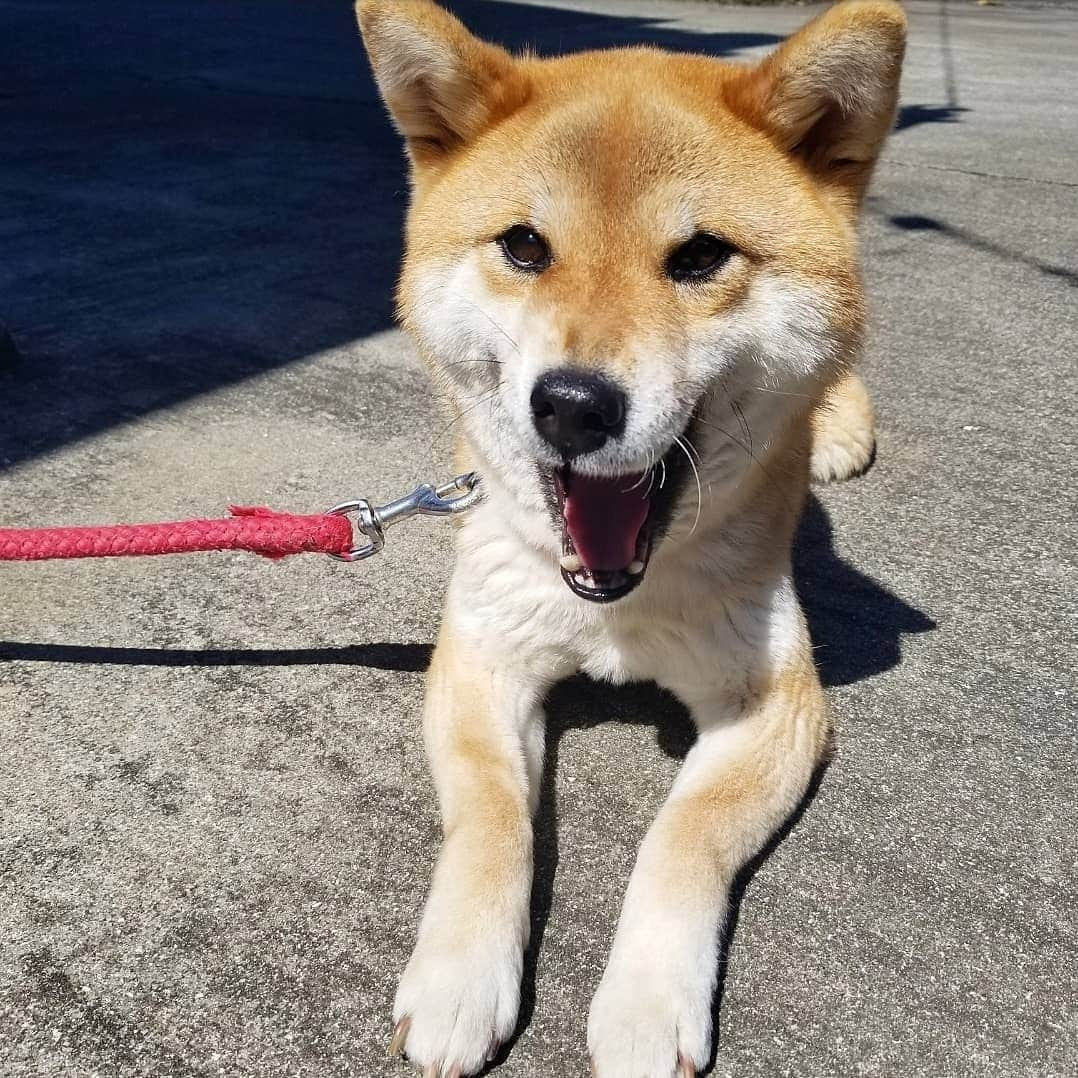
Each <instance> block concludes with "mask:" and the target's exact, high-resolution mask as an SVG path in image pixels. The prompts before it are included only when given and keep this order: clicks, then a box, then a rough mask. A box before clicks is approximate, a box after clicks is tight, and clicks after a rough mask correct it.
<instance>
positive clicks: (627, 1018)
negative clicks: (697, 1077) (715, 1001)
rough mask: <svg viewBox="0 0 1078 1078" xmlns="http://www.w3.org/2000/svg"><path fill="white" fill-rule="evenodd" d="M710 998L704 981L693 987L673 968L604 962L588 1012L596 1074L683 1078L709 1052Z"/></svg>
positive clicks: (701, 1064) (609, 1077)
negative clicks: (668, 969)
mask: <svg viewBox="0 0 1078 1078" xmlns="http://www.w3.org/2000/svg"><path fill="white" fill-rule="evenodd" d="M685 972H688V971H685ZM690 979H692V978H690ZM711 996H712V993H711V990H710V986H709V985H707V986H705V985H696V986H693V985H691V984H689V983H687V981H684V980H679V978H678V977H677V975H676V974H675V973H674V972H673V971H672V970H670V971H663V970H657V969H654V968H648V967H647V966H639V967H638V966H636V965H635V964H629V965H625V966H622V967H620V968H617V967H613V966H608V967H607V970H606V973H605V974H603V979H602V982H601V983H600V985H599V990H598V991H597V992H596V993H595V998H594V999H593V1000H592V1003H591V1010H590V1011H589V1013H588V1051H589V1053H590V1054H591V1063H592V1070H593V1072H594V1074H595V1076H596V1078H684V1076H685V1075H687V1074H693V1073H695V1071H698V1070H702V1069H703V1067H704V1066H705V1065H706V1063H707V1060H708V1058H709V1056H710V1054H711ZM693 1068H695V1071H694V1070H693Z"/></svg>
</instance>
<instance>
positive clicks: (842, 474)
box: [812, 427, 876, 483]
mask: <svg viewBox="0 0 1078 1078" xmlns="http://www.w3.org/2000/svg"><path fill="white" fill-rule="evenodd" d="M875 449H876V436H875V433H874V432H873V430H872V428H871V427H865V428H861V429H858V430H837V429H835V428H833V427H832V428H831V429H829V430H828V431H827V436H826V437H819V436H817V438H816V440H815V442H814V443H813V446H812V479H813V482H816V483H838V482H841V481H842V480H843V479H852V478H853V477H854V476H855V475H860V474H861V473H862V472H863V471H865V469H867V468H868V466H869V465H870V464H871V463H872V457H873V454H874V452H875Z"/></svg>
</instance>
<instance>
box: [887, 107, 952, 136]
mask: <svg viewBox="0 0 1078 1078" xmlns="http://www.w3.org/2000/svg"><path fill="white" fill-rule="evenodd" d="M969 111H970V110H969V109H966V108H962V107H961V106H959V105H903V106H902V107H901V108H900V109H899V110H898V117H897V119H896V120H895V130H896V131H906V130H908V129H909V128H911V127H919V126H920V125H921V124H956V123H960V122H961V118H962V114H963V113H964V112H969Z"/></svg>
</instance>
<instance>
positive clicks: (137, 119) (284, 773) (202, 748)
mask: <svg viewBox="0 0 1078 1078" xmlns="http://www.w3.org/2000/svg"><path fill="white" fill-rule="evenodd" d="M458 7H459V9H460V10H461V11H462V12H463V13H464V14H465V16H466V17H468V18H470V19H471V20H472V21H473V23H474V24H476V25H478V26H479V27H480V28H481V29H482V30H484V31H485V32H487V33H488V34H491V35H493V36H496V37H499V38H500V39H502V40H504V41H506V42H508V43H510V44H514V45H519V44H521V43H523V42H525V41H533V42H535V43H536V44H537V45H538V46H539V47H540V49H543V50H555V49H558V48H577V47H583V46H585V45H588V46H591V45H596V44H607V43H616V42H621V41H658V42H661V43H663V44H667V45H670V46H672V47H681V48H689V49H699V50H708V51H711V52H713V53H715V54H723V55H739V56H745V55H749V54H751V53H752V52H753V51H754V50H759V49H761V48H764V47H766V46H767V45H768V44H769V43H771V42H773V41H774V40H776V39H777V37H779V36H780V35H782V34H783V33H785V32H786V31H788V30H790V29H791V28H793V27H794V26H795V25H796V24H798V23H799V22H800V21H801V20H802V19H803V18H805V16H806V14H807V9H806V8H804V7H798V8H785V7H778V8H760V7H754V8H736V7H725V6H715V5H710V4H694V3H689V2H685V3H679V2H669V0H667V2H654V3H646V4H645V3H635V2H631V0H602V2H591V3H559V4H558V5H557V6H550V5H540V4H531V3H528V4H522V3H516V4H509V3H498V2H488V3H478V2H472V3H467V4H460V5H458ZM910 8H911V15H912V40H911V46H910V50H909V62H908V66H907V73H906V78H905V84H904V107H903V111H902V115H901V118H900V122H899V127H900V130H899V132H898V133H897V134H896V136H895V138H894V139H893V141H892V142H891V144H890V146H889V148H888V150H887V152H886V157H885V160H884V162H883V164H882V165H881V168H880V171H879V175H878V179H877V182H876V184H875V187H874V193H873V195H872V197H871V199H870V200H869V203H868V207H867V217H866V223H865V253H866V265H867V276H868V281H869V285H870V288H871V292H872V296H873V308H874V330H873V335H872V341H871V346H870V349H869V355H868V359H867V364H866V371H867V378H868V380H869V382H870V383H871V384H872V386H873V388H874V390H875V393H876V399H877V402H878V406H879V411H880V426H881V437H880V452H879V460H878V463H877V465H876V467H875V468H874V469H873V471H872V472H871V473H870V474H869V475H868V476H867V477H866V478H865V479H863V480H862V481H859V482H857V483H854V484H850V485H847V486H845V487H841V488H837V489H833V490H830V489H829V490H826V491H823V492H821V494H820V496H819V499H818V501H815V502H814V503H813V504H812V506H811V507H810V509H809V512H808V515H807V517H806V522H805V526H804V528H803V532H802V536H801V540H800V546H799V556H798V564H799V576H800V581H799V582H800V586H801V590H802V593H803V595H804V598H805V602H806V605H807V607H808V610H809V613H810V619H811V623H812V629H813V633H814V637H815V640H816V643H817V645H818V648H819V650H818V655H819V660H820V664H821V668H822V671H823V674H824V677H825V680H826V681H827V684H828V686H829V692H830V695H831V698H832V701H833V704H834V709H835V713H836V717H837V723H838V730H839V751H838V755H837V758H836V759H835V761H834V762H833V763H832V765H831V766H830V768H829V769H828V771H827V772H826V774H825V775H824V776H823V778H822V781H821V783H820V784H819V787H818V789H817V790H816V792H815V796H814V797H813V798H812V799H811V801H810V803H809V804H808V805H807V806H806V808H805V811H804V812H803V814H802V815H801V816H800V818H799V819H798V820H797V821H796V822H795V824H794V825H793V826H792V828H790V829H789V831H788V833H787V834H786V835H785V837H784V838H783V839H782V841H780V842H778V843H777V844H776V845H775V846H774V847H773V849H772V850H771V851H770V853H769V856H767V857H766V858H764V859H762V861H761V862H760V863H759V864H758V865H757V866H755V871H754V872H752V873H749V874H746V877H745V879H744V881H743V886H742V888H741V892H740V902H739V908H738V916H737V918H736V930H735V931H734V932H733V933H732V936H731V940H730V946H729V952H728V963H727V966H726V972H725V976H724V979H723V983H722V991H721V1011H720V1012H719V1017H718V1024H719V1038H718V1052H717V1060H716V1065H715V1070H714V1073H715V1074H717V1075H724V1076H725V1075H735V1074H736V1075H739V1076H761V1078H762V1076H772V1075H780V1074H783V1075H799V1076H808V1075H818V1076H821V1078H822V1076H846V1075H898V1074H903V1075H906V1074H918V1075H931V1076H952V1075H954V1076H959V1075H961V1076H966V1075H968V1076H978V1078H980V1076H996V1075H1000V1076H1002V1075H1007V1076H1031V1075H1035V1076H1049V1075H1052V1076H1056V1075H1058V1076H1062V1075H1065V1074H1074V1073H1076V1071H1078V1022H1076V1016H1078V1006H1076V995H1078V984H1076V974H1075V970H1076V968H1078V941H1076V938H1075V937H1076V927H1078V913H1076V900H1078V894H1076V891H1078V886H1076V879H1075V854H1076V851H1078V847H1076V840H1075V833H1076V832H1075V824H1076V820H1075V804H1076V794H1078V789H1076V782H1075V770H1076V762H1075V704H1076V699H1075V698H1076V693H1075V674H1074V671H1075V666H1076V660H1078V646H1076V645H1078V626H1076V622H1075V617H1076V613H1078V610H1076V600H1075V595H1076V591H1078V579H1076V577H1078V573H1076V563H1075V554H1074V547H1075V520H1076V516H1078V513H1076V508H1078V507H1076V502H1075V495H1074V483H1073V476H1074V468H1075V444H1076V442H1078V437H1076V430H1075V416H1076V414H1078V400H1076V393H1075V369H1076V355H1078V329H1076V321H1078V319H1076V310H1078V307H1076V299H1078V293H1076V285H1078V260H1076V255H1075V252H1076V250H1078V164H1076V162H1078V102H1076V98H1075V95H1074V86H1075V85H1076V82H1078V9H1076V8H1075V7H1074V6H1067V5H1051V6H1047V7H1044V6H1041V7H1029V6H1010V5H1008V6H1003V7H980V6H977V5H975V4H972V3H971V4H967V3H951V4H947V5H943V6H941V5H939V4H935V3H914V4H911V5H910ZM403 192H404V181H403V176H402V171H401V164H400V154H399V150H398V147H397V144H396V141H395V138H394V137H393V135H392V132H391V131H390V129H389V127H388V124H387V123H386V121H385V119H384V117H383V115H382V112H381V108H380V106H379V105H378V103H377V101H376V99H375V96H374V92H373V88H372V85H371V83H370V81H369V78H368V76H367V74H366V72H365V66H364V63H363V60H362V55H361V51H360V46H359V42H358V40H357V37H356V35H355V33H354V31H353V26H352V21H351V13H350V9H349V5H348V4H347V3H345V2H329V0H307V2H305V3H302V4H296V3H286V2H284V0H248V2H243V0H227V2H226V0H216V2H210V0H109V2H108V3H94V2H92V0H56V2H50V3H44V2H40V0H0V250H2V252H3V257H2V258H0V323H2V324H3V325H5V326H6V327H7V331H8V332H9V334H10V337H9V338H4V337H3V335H2V334H0V522H3V523H5V524H13V525H18V524H27V525H28V524H31V523H46V522H49V523H70V524H74V523H94V522H107V521H113V520H131V519H168V518H175V517H181V516H188V515H207V514H210V515H212V514H215V513H216V512H218V511H219V510H221V509H222V507H223V506H224V505H225V504H227V503H228V502H238V503H241V504H242V503H255V504H257V503H265V504H270V505H273V506H275V507H280V508H293V509H296V510H304V511H313V510H317V509H319V508H321V507H324V506H325V505H327V504H330V503H331V502H333V501H335V500H337V499H338V498H340V497H344V496H348V495H353V494H368V495H372V496H387V497H388V496H390V495H394V494H396V493H398V492H400V491H402V490H404V489H405V488H407V487H408V486H409V485H410V484H411V483H412V482H413V481H415V480H416V479H417V478H421V477H434V476H440V475H443V474H445V473H446V472H447V468H448V465H447V450H448V447H447V444H446V439H445V437H444V433H443V431H442V428H441V423H440V420H438V419H437V418H436V417H434V416H433V415H432V412H431V409H430V405H429V402H428V396H427V392H426V389H425V386H424V381H423V378H422V375H421V373H420V371H419V368H418V366H417V364H416V361H415V359H414V357H413V355H412V353H411V351H410V349H409V348H408V346H407V345H406V343H405V342H404V340H403V339H402V338H401V337H400V336H399V335H398V333H397V332H396V331H395V330H394V329H393V328H392V321H391V309H392V302H391V290H392V278H393V273H394V267H395V264H396V261H397V258H398V255H399V243H398V229H399V225H400V219H401V213H402V207H403V198H404V193H403ZM448 558H449V543H448V535H447V534H446V532H445V531H444V530H438V527H437V525H433V524H431V525H428V524H419V525H416V526H414V527H413V528H411V529H410V530H407V531H405V530H401V531H399V532H397V533H394V534H393V536H392V545H391V548H390V552H389V553H387V554H386V555H385V556H384V557H383V558H381V559H380V560H376V561H372V562H369V563H367V564H365V565H363V566H361V567H357V568H349V567H345V566H342V565H338V564H336V563H329V562H328V561H326V560H323V559H318V558H300V559H294V560H292V561H290V562H286V563H283V564H270V563H267V562H264V561H263V560H261V559H258V558H255V557H250V556H243V555H216V556H209V555H207V556H199V557H189V558H173V559H159V560H142V561H112V562H96V563H86V562H84V563H51V564H41V565H35V566H23V565H7V566H3V567H0V743H2V746H3V747H2V750H0V813H2V816H0V1074H3V1075H4V1076H5V1078H16V1076H18V1078H24V1076H30V1075H49V1076H60V1075H63V1076H80V1078H81V1076H89V1075H101V1076H128V1075H146V1076H150V1075H152V1076H165V1075H168V1076H177V1078H179V1076H196V1075H197V1076H208V1075H227V1076H266V1078H268V1076H284V1075H302V1076H304V1078H307V1076H323V1075H335V1076H336V1075H341V1076H353V1075H354V1076H363V1078H370V1076H377V1075H395V1074H400V1073H402V1067H401V1065H400V1064H395V1063H390V1062H389V1061H387V1060H386V1059H385V1058H384V1047H385V1042H386V1037H387V1032H388V1019H389V1008H390V1002H391V999H392V995H393V991H394V985H395V978H396V976H397V974H398V973H399V971H400V970H401V968H402V967H403V964H404V962H405V960H406V958H407V955H408V951H409V948H410V945H411V942H412V939H413V935H414V931H415V927H416V923H417V918H418V915H419V911H420V908H421V903H422V901H423V896H424V893H425V890H426V885H427V880H428V876H429V872H430V868H431V864H432V858H433V854H434V850H435V847H436V842H437V834H438V823H437V815H436V810H435V805H434V800H433V795H432V791H431V789H430V786H429V783H428V781H427V778H426V773H425V768H424V763H423V757H422V748H421V743H420V734H419V704H420V698H421V689H422V670H423V668H424V665H425V663H426V662H427V659H428V655H429V647H430V643H431V641H432V639H433V637H434V633H435V627H436V621H437V616H438V608H439V602H440V595H441V591H442V588H443V585H444V583H445V579H446V573H447V568H448ZM550 720H551V737H550V742H551V754H550V766H549V768H548V771H547V777H546V789H545V797H544V804H543V809H542V812H541V815H540V820H539V825H538V846H539V854H540V869H539V876H538V880H537V885H536V895H535V922H536V932H535V936H536V942H537V946H536V947H535V949H534V951H533V955H532V960H531V962H530V965H529V969H528V975H527V978H526V985H525V995H526V1005H525V1017H524V1022H523V1023H522V1026H523V1028H522V1032H521V1033H520V1036H519V1038H518V1040H517V1041H516V1043H515V1044H514V1045H513V1046H512V1049H511V1051H509V1052H508V1054H507V1055H506V1056H505V1057H503V1060H502V1062H501V1065H500V1069H499V1070H498V1071H497V1073H498V1074H499V1075H503V1074H504V1075H506V1076H518V1078H522V1076H532V1075H536V1076H539V1075H542V1076H560V1075H567V1076H575V1075H581V1076H583V1075H585V1074H586V1064H585V1060H584V1054H583V1030H584V1019H585V1014H586V1010H587V1005H588V1001H589V999H590V996H591V993H592V992H593V991H594V988H595V986H596V984H597V982H598V978H599V975H600V972H601V969H602V963H603V960H604V956H605V953H606V950H607V947H608V945H609V941H610V937H611V934H612V931H613V927H614V923H615V918H616V915H617V910H618V905H619V901H620V897H621V894H622V892H623V889H624V886H625V882H626V879H627V876H628V872H629V868H630V865H631V860H632V856H633V851H634V848H635V846H636V844H637V842H638V841H639V839H640V837H641V836H642V834H643V832H644V829H645V828H646V826H647V823H648V821H649V819H650V818H651V816H652V815H653V813H654V811H655V809H656V807H657V805H658V804H659V802H660V800H661V799H662V796H663V792H664V790H665V789H666V787H667V786H668V784H669V782H670V780H671V778H672V776H673V775H674V774H675V772H676V769H677V766H678V761H679V757H680V756H682V755H683V754H684V752H685V751H686V748H687V745H688V743H689V738H690V735H689V732H688V729H687V727H686V722H685V719H684V716H683V715H681V714H680V712H679V710H678V708H677V706H676V704H674V703H673V702H672V701H670V700H665V699H662V698H660V697H658V696H657V695H656V694H655V693H654V692H653V691H651V690H649V689H647V688H646V687H641V688H634V689H631V690H619V691H616V692H611V691H609V690H606V689H602V688H599V687H597V686H594V685H592V684H589V683H586V682H573V683H570V684H568V685H566V686H563V687H562V688H560V689H559V690H558V691H557V692H556V693H555V695H554V697H553V699H552V701H551V704H550Z"/></svg>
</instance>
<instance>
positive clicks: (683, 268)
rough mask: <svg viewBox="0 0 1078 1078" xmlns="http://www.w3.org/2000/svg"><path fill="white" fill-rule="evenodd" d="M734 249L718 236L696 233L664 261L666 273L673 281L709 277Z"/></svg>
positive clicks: (724, 262)
mask: <svg viewBox="0 0 1078 1078" xmlns="http://www.w3.org/2000/svg"><path fill="white" fill-rule="evenodd" d="M733 253H734V248H733V247H731V246H730V244H728V243H727V242H726V241H725V240H720V239H719V237H718V236H712V235H711V234H710V233H708V232H697V233H696V235H695V236H693V237H692V238H691V239H688V240H686V241H685V242H684V243H683V244H682V245H681V246H680V247H675V248H674V249H673V251H671V252H670V255H669V257H668V258H667V259H666V273H667V276H669V277H671V278H672V279H673V280H675V281H698V280H701V279H702V278H704V277H710V276H711V275H712V274H713V273H714V272H715V271H716V270H718V269H720V268H721V267H722V266H724V265H725V264H726V262H727V261H728V260H729V258H730V256H731V255H732V254H733Z"/></svg>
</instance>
